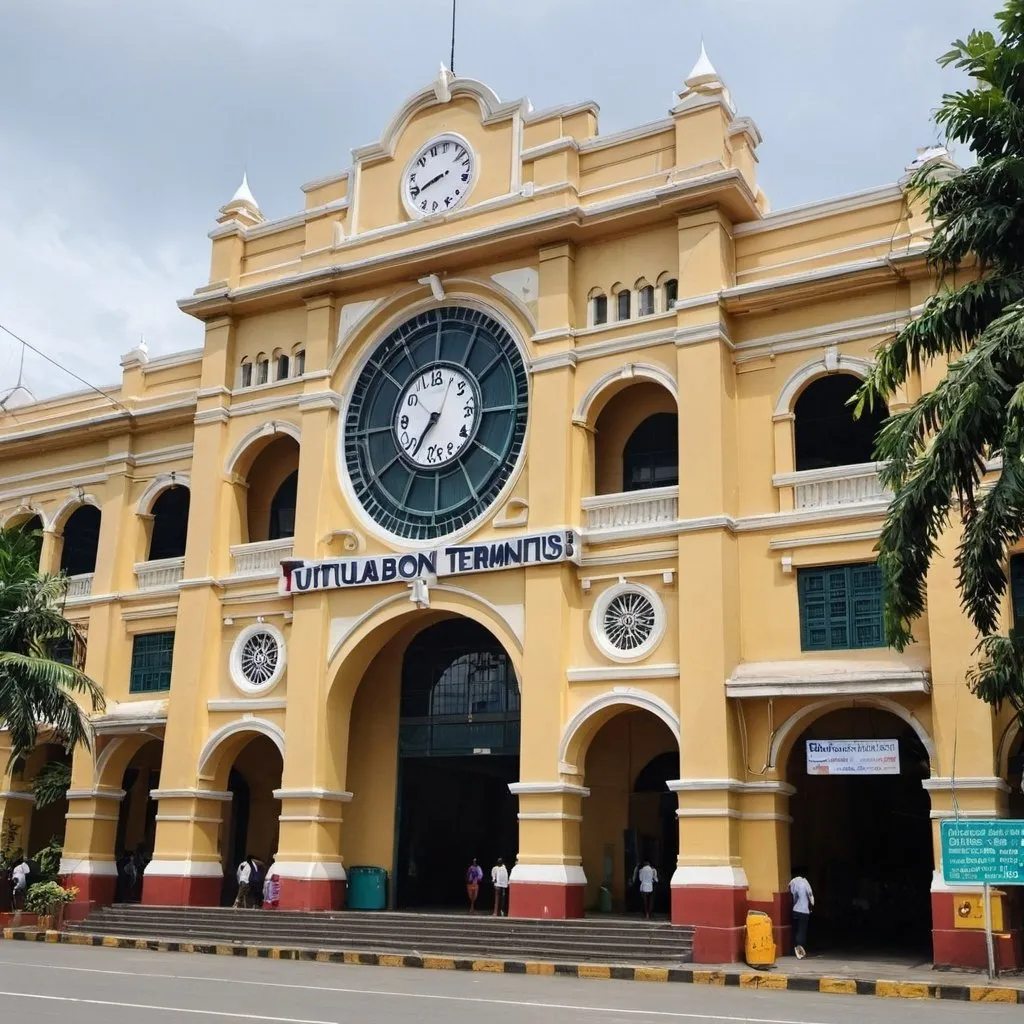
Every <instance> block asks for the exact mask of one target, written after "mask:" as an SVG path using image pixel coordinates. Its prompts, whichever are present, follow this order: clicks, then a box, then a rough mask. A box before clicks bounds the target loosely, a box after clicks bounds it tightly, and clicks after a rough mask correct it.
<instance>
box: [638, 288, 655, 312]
mask: <svg viewBox="0 0 1024 1024" xmlns="http://www.w3.org/2000/svg"><path fill="white" fill-rule="evenodd" d="M638 305H639V306H640V310H639V313H640V316H652V315H653V314H654V289H653V288H652V287H651V286H650V285H648V286H647V287H646V288H641V289H640V301H639V303H638Z"/></svg>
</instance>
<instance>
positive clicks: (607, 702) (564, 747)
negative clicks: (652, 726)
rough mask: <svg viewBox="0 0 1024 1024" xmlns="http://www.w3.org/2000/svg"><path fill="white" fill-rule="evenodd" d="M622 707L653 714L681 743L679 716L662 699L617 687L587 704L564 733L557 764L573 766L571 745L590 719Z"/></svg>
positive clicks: (646, 693)
mask: <svg viewBox="0 0 1024 1024" xmlns="http://www.w3.org/2000/svg"><path fill="white" fill-rule="evenodd" d="M619 705H621V706H623V707H633V708H640V709H641V710H643V711H650V712H651V714H653V715H654V716H656V717H657V718H660V719H661V720H662V721H663V722H664V723H665V724H666V725H667V726H668V727H669V729H670V730H671V731H672V735H673V736H674V737H675V739H676V743H677V744H678V743H679V742H680V733H679V716H678V715H677V714H676V712H675V711H674V710H673V709H672V708H671V707H670V706H669V705H668V704H666V703H665V701H663V700H662V699H661V698H660V697H656V696H655V695H654V694H653V693H648V692H647V691H646V690H636V689H633V688H632V687H626V686H617V687H616V688H615V689H614V690H609V691H608V692H607V693H602V694H599V695H598V696H596V697H594V698H592V699H591V700H588V701H587V702H586V704H584V705H583V706H582V707H580V708H579V709H578V710H577V711H576V713H575V714H574V715H573V716H572V718H570V719H569V721H568V722H567V723H566V725H565V728H564V729H563V730H562V739H561V742H560V743H559V745H558V760H559V761H560V762H565V763H567V764H568V763H571V762H570V761H569V758H568V753H569V747H570V746H571V745H572V741H573V738H574V737H575V736H576V733H577V732H578V731H579V730H580V729H581V728H582V727H583V725H584V723H585V722H586V721H587V719H589V718H590V717H592V716H593V715H596V714H597V713H598V712H600V711H604V710H605V709H606V708H610V707H617V706H619Z"/></svg>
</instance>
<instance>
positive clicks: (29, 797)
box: [0, 789, 36, 804]
mask: <svg viewBox="0 0 1024 1024" xmlns="http://www.w3.org/2000/svg"><path fill="white" fill-rule="evenodd" d="M0 800H20V801H23V802H24V803H27V804H34V803H35V802H36V797H35V794H34V793H32V792H31V791H29V792H28V793H23V792H22V791H21V790H17V789H0Z"/></svg>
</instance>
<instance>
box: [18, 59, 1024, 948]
mask: <svg viewBox="0 0 1024 1024" xmlns="http://www.w3.org/2000/svg"><path fill="white" fill-rule="evenodd" d="M597 115H598V111H597V107H596V106H595V105H594V104H592V103H582V104H579V105H577V106H566V107H560V108H557V109H553V110H545V111H538V110H534V109H533V108H532V107H531V106H530V105H529V104H528V103H527V102H525V101H516V102H511V103H508V102H506V103H503V102H500V101H499V100H498V98H497V97H496V96H495V95H494V93H493V92H492V91H491V90H489V89H488V88H487V87H486V86H484V85H482V84H481V83H479V82H476V81H473V80H470V79H461V78H453V77H452V76H451V75H449V74H448V73H446V72H444V71H443V70H442V73H441V74H440V76H439V77H438V79H437V80H436V81H435V82H433V83H432V84H431V85H429V86H428V87H427V88H425V89H423V90H422V91H420V92H418V93H417V94H416V95H414V96H413V97H411V98H410V99H409V100H408V102H407V103H406V104H405V105H404V106H403V107H402V109H401V110H400V111H398V112H397V113H396V115H395V117H394V118H393V120H392V121H391V123H390V124H389V125H388V126H387V127H386V129H385V131H384V133H383V135H382V137H381V139H380V141H379V142H377V143H374V144H372V145H368V146H364V147H362V148H360V149H357V150H355V151H354V153H353V163H352V167H351V169H350V170H348V171H346V172H344V173H340V174H336V175H334V176H331V177H329V178H325V179H323V180H320V181H315V182H312V183H310V184H308V185H305V186H303V192H304V194H305V208H304V209H303V210H302V211H301V212H299V213H297V214H295V215H294V216H291V217H288V218H285V219H282V220H267V219H266V218H265V217H264V215H263V213H262V212H261V211H260V209H259V206H258V205H257V203H256V200H255V198H254V197H253V195H252V193H251V192H250V191H249V188H248V185H247V184H246V183H244V182H243V186H242V187H241V188H240V189H239V191H238V193H237V194H236V195H235V196H234V198H233V199H232V200H231V201H230V202H229V203H228V204H227V205H225V206H224V207H223V209H222V210H221V213H220V217H219V220H218V223H217V226H216V227H215V228H214V230H213V231H212V232H211V236H210V237H211V239H212V255H211V271H210V280H209V282H208V283H207V284H205V285H203V286H202V287H200V288H198V289H197V290H196V292H195V293H194V294H193V295H192V296H190V297H189V298H187V299H184V300H182V302H181V303H180V305H181V308H182V309H183V310H184V312H185V313H187V314H189V315H191V316H193V317H196V318H198V319H199V320H201V321H202V322H203V324H204V326H205V340H204V344H203V347H202V348H201V349H199V350H196V351H190V352H184V353H181V354H178V355H174V356H170V357H161V358H149V357H148V356H147V353H146V351H145V349H144V347H140V348H138V349H136V350H134V351H132V352H129V353H128V354H127V355H125V356H124V357H123V359H122V363H121V366H122V371H123V373H122V378H121V383H120V384H119V385H118V386H116V387H113V388H110V389H108V390H107V391H106V396H105V397H104V396H101V395H99V394H96V393H94V392H89V393H79V394H74V395H68V396H65V397H61V398H57V399H53V400H47V401H43V402H39V403H37V404H34V405H32V406H28V407H23V408H19V409H17V410H16V415H7V416H5V417H4V418H2V419H0V523H3V524H5V525H8V526H17V525H22V526H24V527H26V528H33V529H39V530H41V531H42V545H41V554H40V558H41V566H42V567H43V569H45V570H47V571H57V570H58V569H63V570H64V571H66V572H67V573H68V574H69V575H70V577H71V582H70V589H69V593H68V600H67V612H68V615H69V616H70V617H71V618H72V619H73V620H74V621H76V622H78V623H79V624H80V625H81V627H82V628H83V630H84V631H85V632H86V634H87V640H88V644H87V653H86V655H85V657H86V660H85V667H86V670H87V672H88V673H89V674H90V675H91V676H92V677H93V678H94V679H96V680H98V681H99V682H100V683H101V684H102V685H103V688H104V690H105V692H106V695H107V706H106V708H105V709H104V711H103V712H102V713H101V714H99V715H98V716H97V717H96V721H95V726H96V743H95V746H94V750H93V751H86V750H78V751H76V752H75V754H74V759H73V765H72V775H73V782H72V787H71V791H70V792H69V794H68V803H67V808H66V819H65V823H64V862H63V871H64V872H65V874H66V875H67V876H68V878H69V879H70V881H71V882H72V883H73V884H76V885H78V886H79V887H80V890H81V892H80V899H81V901H82V904H83V907H84V906H87V905H90V904H95V903H105V902H110V901H111V900H114V899H132V898H141V899H142V900H143V901H144V902H148V903H161V904H163V903H172V904H213V903H218V902H220V901H222V900H223V899H225V898H227V896H229V895H230V889H231V884H232V882H233V868H234V865H235V864H236V863H237V862H238V860H239V859H241V857H242V856H244V855H245V854H246V853H252V854H253V855H256V856H259V857H262V858H263V859H265V860H268V861H272V862H273V865H274V867H273V868H272V870H273V872H274V873H276V874H278V875H279V876H280V878H281V904H282V906H285V907H292V908H325V907H337V906H340V905H341V904H342V900H343V898H344V890H345V884H346V879H347V872H348V871H351V869H352V867H353V866H362V865H372V866H378V867H384V868H385V869H386V870H387V871H388V873H389V876H390V878H389V893H388V900H389V903H390V905H392V906H396V907H405V908H412V907H435V906H441V905H447V904H453V903H458V902H459V901H460V900H461V899H462V897H463V889H464V886H463V882H464V872H465V867H466V865H467V864H468V863H469V860H470V858H472V857H477V858H479V859H480V861H481V863H482V864H484V866H485V869H486V868H488V867H489V865H490V864H491V863H493V861H494V860H495V859H496V858H497V857H499V856H500V857H503V858H504V859H505V860H506V862H508V863H509V864H510V865H514V867H513V869H512V886H511V913H512V914H513V915H518V916H545V917H571V916H578V915H581V914H582V913H584V912H585V911H587V910H591V909H594V908H597V907H601V906H604V907H605V908H607V907H608V906H609V905H610V906H611V907H612V909H615V910H626V911H628V910H631V909H633V908H634V905H635V902H636V894H635V887H634V886H633V885H632V884H631V883H632V877H633V871H634V870H635V868H636V866H637V865H638V864H639V863H641V862H642V861H644V860H649V861H651V863H652V864H653V865H654V866H655V867H656V869H657V870H658V872H659V887H658V893H657V902H658V905H659V906H660V908H661V909H662V910H663V911H664V912H666V913H668V914H670V915H671V919H672V921H674V922H676V923H678V924H686V925H692V926H694V927H695V929H696V931H695V954H696V958H697V959H698V960H703V961H705V962H717V961H727V960H731V959H734V958H736V957H737V956H738V955H739V954H740V952H741V949H742V942H743V923H744V918H745V914H746V911H747V909H748V908H755V909H762V910H765V911H767V912H768V913H769V914H771V915H772V917H773V919H774V921H775V924H776V927H777V931H778V935H779V938H780V941H782V942H783V943H785V942H786V941H787V940H788V934H789V904H788V897H787V883H788V880H789V878H790V876H791V873H792V871H793V870H794V869H796V868H798V867H799V868H800V869H801V870H803V871H804V872H806V873H807V874H808V876H809V877H810V879H811V882H812V884H813V885H814V887H815V889H816V890H817V892H818V894H819V895H818V906H817V914H816V927H817V928H818V929H819V934H820V935H821V936H825V935H827V934H828V933H829V931H830V929H831V931H832V935H833V941H834V942H837V943H842V942H843V941H848V940H849V939H850V936H851V934H853V935H854V937H856V933H857V931H858V929H859V930H860V932H861V933H862V934H863V935H864V936H867V937H869V938H870V937H871V936H874V940H875V941H876V942H877V941H878V939H879V936H880V935H884V936H886V938H887V939H890V938H891V939H893V941H896V940H899V941H902V942H906V943H907V944H910V945H915V946H917V947H923V948H928V946H929V943H933V947H934V955H935V958H936V960H938V961H940V962H944V963H979V962H984V956H985V953H984V940H983V936H982V934H981V932H980V931H978V930H977V927H976V926H974V927H972V926H971V925H972V922H971V921H966V926H965V920H963V919H962V918H963V917H965V915H963V914H961V913H960V910H959V908H960V907H961V906H964V905H970V904H971V900H972V899H976V898H975V897H974V896H973V894H972V893H971V892H970V891H969V890H968V891H967V892H962V891H961V890H954V889H953V888H951V887H950V886H947V885H946V884H945V883H944V881H943V877H942V873H941V866H940V864H939V860H938V845H937V844H938V828H939V824H940V821H941V820H942V819H943V818H946V817H949V816H950V815H952V814H953V808H954V805H955V806H956V807H957V808H958V809H959V812H960V813H961V814H965V815H968V816H970V815H973V816H978V817H985V816H996V817H1000V816H1006V815H1008V814H1011V813H1014V812H1015V807H1016V810H1017V812H1018V813H1019V807H1017V806H1016V803H1015V801H1017V800H1018V797H1017V796H1016V795H1015V793H1014V789H1015V787H1016V788H1019V775H1020V759H1019V751H1020V737H1019V736H1018V734H1017V732H1016V731H1015V729H1014V728H1013V727H1012V725H1011V723H1010V718H1009V716H1008V715H1003V716H999V715H994V714H993V712H992V710H991V709H990V708H989V707H988V706H987V705H985V704H983V703H981V702H979V701H977V700H975V699H974V698H973V697H972V696H971V694H970V693H969V691H968V690H967V688H966V685H965V675H966V672H967V670H968V667H969V666H970V664H971V659H972V649H973V646H974V638H973V635H972V631H971V629H970V627H969V625H968V623H967V621H966V620H965V619H964V617H963V616H962V614H961V612H960V610H959V605H958V599H957V594H956V590H955V586H954V582H955V581H954V575H953V563H952V558H951V557H945V558H940V559H938V560H937V561H936V563H935V566H934V568H933V570H932V572H931V575H930V577H929V583H928V597H929V601H928V614H927V616H926V617H925V618H923V619H922V620H921V622H920V623H919V624H918V626H917V643H916V644H914V645H913V646H912V647H911V648H910V649H908V650H907V651H906V652H905V653H903V654H897V653H895V652H893V651H891V650H889V649H887V648H886V647H885V646H884V645H883V634H882V626H881V589H880V580H879V576H878V572H877V569H876V567H875V566H874V564H873V561H874V554H873V551H874V546H875V543H876V541H877V538H878V535H879V530H880V525H881V521H882V517H883V515H884V512H885V509H886V506H887V502H888V497H889V496H888V495H887V494H886V493H884V491H883V490H882V488H881V486H880V484H879V480H878V476H877V468H878V467H877V466H876V465H875V464H874V463H873V462H872V437H873V433H874V430H875V429H876V427H877V425H878V422H879V421H880V419H881V416H882V415H883V413H881V412H879V413H878V414H876V416H875V417H874V418H872V417H870V416H868V417H865V418H864V419H862V420H859V421H854V420H853V419H852V417H851V415H850V412H849V409H848V407H847V405H846V401H847V399H848V398H849V397H850V395H851V394H852V393H853V390H854V389H855V388H856V387H857V386H858V384H859V381H860V380H861V379H862V378H863V377H864V375H865V374H866V372H867V371H868V369H869V367H870V365H871V358H872V351H873V350H874V348H875V347H876V346H877V345H878V344H879V343H880V342H881V341H883V340H884V339H885V338H886V337H888V336H890V335H891V334H892V332H893V331H894V330H895V329H897V328H898V327H899V326H900V325H901V324H902V323H904V322H905V321H906V320H907V319H908V318H910V317H912V316H913V315H914V313H915V311H917V310H918V309H920V307H921V304H922V303H923V301H924V300H925V299H926V297H927V296H928V295H929V294H930V293H931V292H932V291H933V289H934V282H933V279H932V277H931V275H930V272H929V270H928V268H927V266H926V264H925V261H924V258H923V250H924V247H925V244H926V240H927V224H926V222H925V220H924V218H923V215H922V212H921V211H920V210H918V209H916V208H915V207H914V205H913V204H912V203H910V202H909V201H908V199H907V197H906V196H905V194H904V190H903V188H902V186H901V185H900V184H899V183H897V184H893V185H891V186H885V187H881V188H876V189H872V190H869V191H866V192H863V193H858V194H856V195H851V196H845V197H841V198H838V199H834V200H830V201H826V202H818V203H814V204H810V205H808V206H804V207H799V208H795V209H791V210H786V211H782V212H779V213H772V212H770V211H769V208H768V203H767V200H766V198H765V196H764V194H763V193H762V192H761V190H760V189H759V188H758V185H757V163H758V158H757V147H758V144H759V142H760V135H759V133H758V130H757V127H756V126H755V125H754V123H753V122H752V121H751V120H750V119H748V118H745V117H742V116H739V115H738V114H737V111H736V107H735V105H734V103H733V100H732V98H731V96H730V94H729V92H728V89H727V88H726V86H725V85H724V84H723V82H722V81H721V80H720V78H719V76H718V74H717V73H716V72H715V70H714V68H713V67H712V66H711V64H710V62H709V61H708V60H707V58H706V56H704V55H703V54H702V56H701V59H700V61H699V62H698V64H697V66H696V67H695V68H694V69H693V71H692V72H691V74H690V76H689V77H688V78H687V79H686V80H685V84H684V86H683V90H682V92H681V94H680V96H679V98H678V103H677V104H676V105H675V106H674V107H673V109H672V110H671V111H670V113H669V115H668V116H667V117H666V118H665V119H664V120H662V121H658V122H655V123H652V124H646V125H642V126H640V127H638V128H635V129H631V130H628V131H623V132H619V133H616V134H614V135H607V136H603V135H600V134H598V130H597ZM944 159H946V158H945V156H944V154H943V152H942V151H928V152H925V153H923V154H921V155H920V156H919V157H918V162H920V161H921V160H938V161H941V160H944ZM941 372H942V370H941V367H935V368H926V369H925V370H923V371H922V372H921V374H920V375H918V376H915V377H914V378H913V381H912V384H911V385H910V387H909V388H908V392H907V393H906V394H905V395H902V396H900V400H899V404H896V405H894V406H893V408H894V409H895V408H898V407H900V406H901V405H903V404H905V403H906V402H909V401H912V400H913V399H914V398H915V397H916V395H917V394H919V393H920V392H921V390H922V389H927V388H929V387H930V386H932V385H933V383H934V382H935V380H937V379H938V377H939V376H940V375H941ZM303 445H305V447H303ZM993 469H994V470H997V469H998V467H997V466H994V467H993ZM954 543H955V531H954V532H952V533H951V534H950V536H949V538H947V541H946V543H945V552H946V554H947V556H948V554H949V552H950V551H951V548H952V545H953V544H954ZM1009 605H1010V602H1008V607H1007V610H1006V615H1007V616H1010V615H1011V614H1012V611H1011V608H1010V607H1009ZM809 741H815V742H814V743H813V753H814V755H815V757H817V758H819V759H820V757H824V758H825V759H826V762H827V761H828V758H829V757H830V756H833V755H835V753H836V751H837V750H838V751H839V752H840V753H842V749H843V748H845V749H846V750H847V751H849V750H850V749H856V750H857V751H860V752H862V753H863V752H865V751H866V752H867V755H866V756H868V757H869V758H870V753H871V750H872V749H873V750H875V752H876V753H877V751H879V750H881V751H883V752H887V754H888V760H887V761H886V763H885V764H884V765H882V766H880V765H879V764H875V766H874V768H869V769H865V770H867V771H869V772H870V774H864V775H859V774H855V775H846V774H838V775H837V774H834V772H835V771H836V764H835V763H834V761H833V765H832V768H833V773H832V774H822V771H823V768H822V767H821V765H820V764H818V765H817V766H816V765H815V764H811V765H810V767H809V766H808V765H809V759H810V753H811V751H812V747H809V746H808V742H809ZM828 741H858V742H857V743H846V744H842V743H838V744H837V743H833V744H831V745H830V744H829V743H828ZM864 741H888V742H887V743H885V742H883V743H875V744H871V743H868V742H864ZM0 742H2V740H0ZM55 750H56V748H47V749H42V748H41V749H40V751H39V752H37V754H34V755H33V757H32V758H30V759H28V760H26V761H25V762H23V763H20V764H18V765H17V766H15V768H14V770H13V771H12V772H11V774H9V775H8V776H7V777H5V778H4V779H3V780H2V781H0V815H2V816H3V821H4V822H5V824H6V826H7V828H8V830H9V834H17V835H18V836H20V842H21V843H22V844H23V845H25V846H26V847H28V848H31V847H32V846H33V845H42V844H43V843H45V841H46V840H47V839H48V838H49V835H48V833H51V832H53V831H55V830H57V829H58V828H59V826H60V821H59V814H57V815H55V814H54V813H53V812H52V811H50V812H49V813H48V815H47V814H44V812H43V811H34V809H33V801H32V797H31V782H32V778H33V775H34V773H35V772H36V771H38V769H39V767H40V766H41V764H43V763H45V761H46V760H48V759H51V758H52V757H53V756H59V750H58V751H57V752H56V753H54V751H55ZM830 752H831V753H830ZM954 780H955V781H954ZM125 850H138V851H140V852H141V853H142V854H143V855H144V856H145V858H147V859H148V864H147V866H146V870H145V873H144V876H143V882H142V887H141V892H140V893H139V892H131V891H128V890H129V889H130V886H128V885H127V883H126V882H125V881H124V879H123V878H121V877H120V876H119V874H118V871H117V868H116V866H115V863H116V860H117V858H118V857H119V856H120V855H121V854H122V853H123V851H125ZM996 909H997V926H998V927H999V929H1000V930H1001V932H1002V933H1003V936H1002V938H1001V939H1000V940H999V941H1000V944H1001V948H1002V951H1003V955H1004V956H1005V957H1007V958H1011V957H1013V956H1014V955H1016V954H1015V950H1016V949H1017V947H1018V942H1019V931H1018V929H1017V927H1016V925H1017V921H1018V920H1019V918H1018V909H1019V908H1018V907H1017V905H1016V902H1015V898H1014V896H1013V894H1012V893H1009V894H1006V895H1005V896H1001V897H1000V898H999V902H998V904H997V908H996Z"/></svg>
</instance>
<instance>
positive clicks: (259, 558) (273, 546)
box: [231, 537, 295, 576]
mask: <svg viewBox="0 0 1024 1024" xmlns="http://www.w3.org/2000/svg"><path fill="white" fill-rule="evenodd" d="M294 549H295V539H294V538H293V537H284V538H282V539H281V540H261V541H257V542H256V543H255V544H235V545H234V546H233V547H232V548H231V558H232V560H233V562H234V566H235V575H236V576H253V575H255V574H257V573H264V572H277V571H278V569H280V567H281V562H282V561H283V560H285V559H287V558H291V557H292V551H293V550H294Z"/></svg>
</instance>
